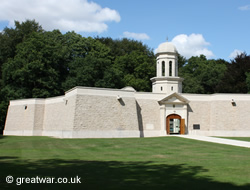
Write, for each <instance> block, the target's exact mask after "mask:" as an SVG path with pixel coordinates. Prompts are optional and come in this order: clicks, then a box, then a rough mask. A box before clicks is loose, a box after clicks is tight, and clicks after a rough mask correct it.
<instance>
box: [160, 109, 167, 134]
mask: <svg viewBox="0 0 250 190" xmlns="http://www.w3.org/2000/svg"><path fill="white" fill-rule="evenodd" d="M160 118H161V136H166V135H167V130H166V106H165V105H161V106H160Z"/></svg>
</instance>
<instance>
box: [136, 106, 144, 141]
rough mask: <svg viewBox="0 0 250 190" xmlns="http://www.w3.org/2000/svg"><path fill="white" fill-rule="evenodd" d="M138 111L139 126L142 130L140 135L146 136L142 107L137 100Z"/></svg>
mask: <svg viewBox="0 0 250 190" xmlns="http://www.w3.org/2000/svg"><path fill="white" fill-rule="evenodd" d="M136 111H137V117H138V126H139V131H140V137H144V132H143V131H144V129H143V122H142V115H141V107H140V105H139V104H138V102H137V101H136Z"/></svg>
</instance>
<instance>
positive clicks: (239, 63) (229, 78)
mask: <svg viewBox="0 0 250 190" xmlns="http://www.w3.org/2000/svg"><path fill="white" fill-rule="evenodd" d="M249 72H250V55H247V54H246V53H242V54H240V55H238V56H237V57H236V58H235V59H234V60H232V61H231V63H230V64H228V69H227V72H226V73H225V75H224V78H223V80H222V83H221V85H220V86H219V92H226V93H248V92H249V86H248V84H249V83H248V80H249V79H248V77H247V76H248V75H247V73H249Z"/></svg>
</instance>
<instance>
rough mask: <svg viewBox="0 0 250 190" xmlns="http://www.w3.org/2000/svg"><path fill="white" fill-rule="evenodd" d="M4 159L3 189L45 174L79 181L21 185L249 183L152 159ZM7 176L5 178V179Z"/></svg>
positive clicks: (146, 189) (147, 187) (145, 188)
mask: <svg viewBox="0 0 250 190" xmlns="http://www.w3.org/2000/svg"><path fill="white" fill-rule="evenodd" d="M4 159H5V158H3V159H1V157H0V163H1V174H0V179H2V180H1V181H0V185H1V188H2V189H7V188H9V189H11V188H16V187H17V185H16V184H17V182H18V181H16V179H17V177H20V176H22V177H36V176H39V177H45V176H47V177H48V176H51V177H55V179H57V178H59V177H67V178H68V179H70V178H73V177H76V176H78V179H79V178H81V179H80V181H81V183H78V184H72V183H71V184H58V183H57V184H31V183H29V184H21V185H20V186H22V188H23V189H35V188H38V187H39V188H41V189H52V188H53V189H55V188H60V189H61V188H62V189H67V188H69V189H102V190H105V189H108V190H110V189H111V190H112V189H119V190H120V189H121V190H125V189H129V190H131V189H136V190H140V189H142V190H152V189H157V190H161V189H164V190H165V189H171V190H173V189H174V190H183V189H204V190H206V189H207V190H211V189H213V190H219V189H220V190H221V189H227V190H231V189H234V190H242V189H250V185H245V186H236V185H234V184H230V183H223V182H217V181H213V180H212V179H211V178H210V177H205V176H203V177H202V176H201V175H199V174H200V173H203V172H206V171H207V170H205V169H203V168H202V167H200V166H187V165H184V164H178V165H167V164H159V163H153V162H115V161H81V160H60V159H50V160H39V161H37V162H30V161H26V160H25V161H22V160H18V159H14V158H13V159H11V158H9V159H7V160H4ZM7 175H12V176H13V177H14V179H15V180H14V182H13V183H11V184H7V183H5V178H6V176H7ZM3 179H4V180H3Z"/></svg>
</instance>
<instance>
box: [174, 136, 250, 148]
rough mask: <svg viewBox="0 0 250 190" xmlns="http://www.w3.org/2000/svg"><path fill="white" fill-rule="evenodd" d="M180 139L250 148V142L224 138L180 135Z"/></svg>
mask: <svg viewBox="0 0 250 190" xmlns="http://www.w3.org/2000/svg"><path fill="white" fill-rule="evenodd" d="M178 137H181V138H187V139H194V140H199V141H206V142H212V143H219V144H226V145H232V146H240V147H245V148H250V142H247V141H240V140H232V139H224V138H218V137H208V136H198V135H197V136H196V135H178Z"/></svg>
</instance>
